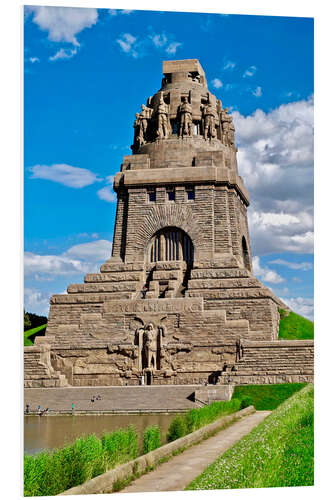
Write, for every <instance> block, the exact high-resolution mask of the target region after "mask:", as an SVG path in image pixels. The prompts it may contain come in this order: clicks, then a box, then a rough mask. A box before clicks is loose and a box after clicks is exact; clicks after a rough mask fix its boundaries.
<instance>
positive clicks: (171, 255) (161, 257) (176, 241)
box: [148, 227, 194, 264]
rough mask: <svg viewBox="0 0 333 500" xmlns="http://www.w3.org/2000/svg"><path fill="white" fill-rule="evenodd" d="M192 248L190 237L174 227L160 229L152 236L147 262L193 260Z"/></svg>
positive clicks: (188, 261)
mask: <svg viewBox="0 0 333 500" xmlns="http://www.w3.org/2000/svg"><path fill="white" fill-rule="evenodd" d="M193 257H194V248H193V243H192V240H191V238H190V237H189V236H188V235H187V234H186V233H185V232H184V231H183V230H182V229H179V228H176V227H166V228H163V229H160V230H159V231H158V232H157V233H155V235H154V236H153V237H152V239H151V242H150V245H149V248H148V258H149V262H159V261H168V260H184V261H185V262H187V263H188V264H190V263H192V262H193Z"/></svg>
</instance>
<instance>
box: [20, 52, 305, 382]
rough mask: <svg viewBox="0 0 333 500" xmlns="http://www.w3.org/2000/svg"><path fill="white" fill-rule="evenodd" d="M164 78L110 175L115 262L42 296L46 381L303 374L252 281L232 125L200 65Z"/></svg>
mask: <svg viewBox="0 0 333 500" xmlns="http://www.w3.org/2000/svg"><path fill="white" fill-rule="evenodd" d="M163 75H164V76H163V79H162V84H161V88H160V90H159V91H158V92H157V93H156V94H155V95H153V96H152V97H149V98H148V100H147V102H146V104H145V105H144V104H142V106H141V111H140V112H138V113H137V114H136V119H135V122H134V141H133V145H132V147H131V148H132V152H133V154H132V155H129V156H125V157H124V160H123V163H122V165H121V169H120V172H118V173H117V174H116V176H115V178H114V190H115V192H116V193H117V213H116V221H115V229H114V238H113V245H112V256H111V258H110V259H109V260H108V261H107V262H105V263H104V264H103V265H102V266H101V269H100V272H99V273H96V274H87V275H86V276H85V278H84V283H83V284H75V285H69V287H68V290H67V291H68V294H67V295H54V296H53V297H52V298H51V301H50V304H51V305H50V314H49V320H48V326H47V331H46V335H45V337H43V338H42V337H39V338H38V340H37V341H36V342H37V343H36V347H35V349H37V350H38V348H39V349H40V350H43V349H44V351H43V352H44V356H47V353H46V354H45V352H47V351H49V353H50V360H49V362H48V367H49V369H50V370H51V372H52V374H53V379H54V385H62V384H69V385H75V386H80V385H81V386H87V385H125V384H128V385H137V384H139V383H140V382H141V380H142V377H144V379H145V383H147V384H193V383H195V384H196V383H201V382H203V381H208V382H213V383H217V384H223V383H225V382H226V380H227V379H229V380H230V377H231V378H232V379H235V380H236V381H238V382H239V383H267V382H279V381H281V382H282V381H300V380H308V379H311V374H310V375H309V374H308V375H307V374H306V373H305V374H304V373H303V372H302V371H299V372H298V373H297V374H296V373H293V372H292V368H293V364H291V365H290V362H289V365H290V366H289V365H288V362H287V359H289V358H290V353H291V352H292V353H295V352H296V351H297V349H298V351H297V355H296V357H297V356H298V357H299V359H303V358H304V356H305V354H304V353H307V352H308V350H309V346H308V345H307V344H304V345H303V344H302V343H300V344H298V347H297V349H296V351H295V348H294V347H293V348H291V347H290V346H288V345H287V344H288V343H287V344H286V343H285V344H284V343H283V342H282V343H281V342H278V341H277V338H278V328H279V312H278V307H281V305H282V304H281V301H280V300H279V299H278V298H277V297H275V296H274V294H273V293H272V292H271V291H270V290H269V289H268V288H266V287H265V286H264V285H263V284H262V283H260V281H259V280H258V279H257V278H255V277H254V275H253V272H252V258H251V250H250V238H249V230H248V222H247V207H248V206H249V194H248V191H247V189H246V187H245V185H244V182H243V180H242V178H241V177H240V176H239V174H238V167H237V148H236V146H235V128H234V125H233V121H232V117H231V115H230V113H229V112H228V109H227V108H223V105H222V102H221V101H220V100H219V99H217V98H216V97H215V96H214V95H213V94H212V93H211V92H210V91H209V89H208V87H207V81H206V77H205V73H204V71H203V69H202V67H201V65H200V63H199V61H198V60H196V59H189V60H183V61H165V62H163ZM265 349H266V351H265ZM272 349H273V350H272ZM244 350H245V353H247V356H248V357H246V355H244ZM251 353H252V354H251ZM262 353H266V355H267V353H268V355H267V356H268V357H269V359H271V360H272V359H273V361H271V363H273V365H274V363H275V365H274V366H275V368H276V370H275V372H274V374H273V375H272V374H269V371H267V370H266V371H260V367H259V365H260V366H261V364H260V360H262V359H263V358H262ZM272 353H273V354H272ZM249 356H250V357H249ZM251 356H252V358H251ZM267 356H266V358H267ZM272 356H273V358H272ZM293 359H294V360H295V356H294V357H293ZM288 366H289V368H288ZM303 366H304V364H303ZM288 370H289V372H288ZM57 377H58V378H57ZM307 377H308V379H307ZM51 378H52V377H51ZM57 380H58V381H57ZM38 384H42V385H43V383H42V382H40V380H39V381H38V382H36V384H35V385H38ZM52 384H53V382H52V383H51V382H50V385H52ZM30 386H34V384H33V383H32V384H30Z"/></svg>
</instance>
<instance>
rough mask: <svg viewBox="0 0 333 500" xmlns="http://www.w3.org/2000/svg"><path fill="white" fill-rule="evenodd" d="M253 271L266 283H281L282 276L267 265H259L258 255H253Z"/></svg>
mask: <svg viewBox="0 0 333 500" xmlns="http://www.w3.org/2000/svg"><path fill="white" fill-rule="evenodd" d="M252 264H253V273H254V274H255V275H256V276H258V277H259V278H261V279H262V281H266V282H267V283H275V284H276V283H282V282H283V281H285V280H284V278H282V276H280V275H279V274H278V273H276V272H275V271H273V270H272V269H269V268H268V267H261V265H260V259H259V257H258V256H255V257H253V259H252Z"/></svg>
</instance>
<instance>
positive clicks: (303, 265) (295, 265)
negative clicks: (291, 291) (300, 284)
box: [270, 259, 312, 281]
mask: <svg viewBox="0 0 333 500" xmlns="http://www.w3.org/2000/svg"><path fill="white" fill-rule="evenodd" d="M270 264H277V265H279V266H286V267H289V268H290V269H296V270H299V271H309V270H310V269H312V263H311V262H289V261H287V260H284V259H275V260H271V261H270ZM295 281H297V279H295Z"/></svg>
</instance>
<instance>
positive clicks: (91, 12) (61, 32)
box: [26, 6, 98, 47]
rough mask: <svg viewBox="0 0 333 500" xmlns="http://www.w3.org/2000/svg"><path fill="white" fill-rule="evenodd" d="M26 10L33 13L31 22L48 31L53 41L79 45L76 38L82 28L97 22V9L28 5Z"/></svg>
mask: <svg viewBox="0 0 333 500" xmlns="http://www.w3.org/2000/svg"><path fill="white" fill-rule="evenodd" d="M26 12H28V13H33V22H34V23H35V24H37V25H38V26H39V28H40V29H41V30H43V31H47V32H48V38H49V40H51V41H53V42H68V43H71V44H73V45H75V46H77V47H78V46H79V45H80V44H79V42H78V40H77V38H76V35H78V34H79V33H80V32H81V31H82V30H84V29H85V28H90V27H91V26H93V25H94V24H96V23H97V20H98V12H97V9H88V8H73V7H34V6H32V7H29V8H28V9H26Z"/></svg>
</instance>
